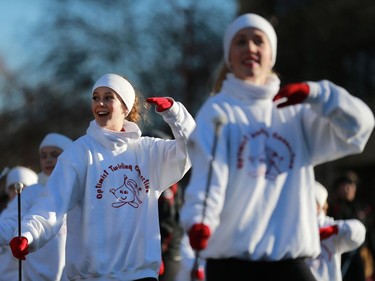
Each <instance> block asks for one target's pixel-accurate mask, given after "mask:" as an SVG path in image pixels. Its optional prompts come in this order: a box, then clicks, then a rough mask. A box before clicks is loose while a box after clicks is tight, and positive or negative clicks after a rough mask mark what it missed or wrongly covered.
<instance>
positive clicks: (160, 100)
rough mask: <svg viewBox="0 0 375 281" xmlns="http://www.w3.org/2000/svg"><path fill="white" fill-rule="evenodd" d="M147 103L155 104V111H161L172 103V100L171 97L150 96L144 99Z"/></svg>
mask: <svg viewBox="0 0 375 281" xmlns="http://www.w3.org/2000/svg"><path fill="white" fill-rule="evenodd" d="M146 101H147V102H148V103H151V104H155V105H156V111H157V112H163V111H165V110H167V109H169V108H171V106H172V105H173V100H172V99H171V98H165V97H152V98H148V99H146Z"/></svg>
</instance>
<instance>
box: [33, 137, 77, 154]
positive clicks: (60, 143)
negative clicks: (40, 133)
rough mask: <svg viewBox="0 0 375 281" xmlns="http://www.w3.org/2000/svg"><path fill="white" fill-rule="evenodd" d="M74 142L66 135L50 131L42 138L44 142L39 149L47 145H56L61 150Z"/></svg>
mask: <svg viewBox="0 0 375 281" xmlns="http://www.w3.org/2000/svg"><path fill="white" fill-rule="evenodd" d="M72 143H73V141H72V140H71V139H70V138H68V137H66V136H64V135H61V134H57V133H50V134H47V135H46V136H45V137H44V139H43V140H42V143H41V144H40V145H39V151H40V150H41V149H42V148H43V147H46V146H55V147H58V148H60V149H61V150H65V149H66V148H67V147H68V146H69V145H71V144H72Z"/></svg>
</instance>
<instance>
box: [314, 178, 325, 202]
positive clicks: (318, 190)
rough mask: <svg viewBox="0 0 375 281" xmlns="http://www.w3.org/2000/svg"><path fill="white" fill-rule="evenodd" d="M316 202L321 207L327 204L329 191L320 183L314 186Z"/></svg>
mask: <svg viewBox="0 0 375 281" xmlns="http://www.w3.org/2000/svg"><path fill="white" fill-rule="evenodd" d="M314 193H315V200H316V202H317V203H318V205H319V206H320V207H324V204H325V203H326V202H327V198H328V191H327V189H326V188H325V187H324V186H323V185H322V184H321V183H319V182H317V181H316V182H315V186H314Z"/></svg>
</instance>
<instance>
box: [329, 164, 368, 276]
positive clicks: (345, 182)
mask: <svg viewBox="0 0 375 281" xmlns="http://www.w3.org/2000/svg"><path fill="white" fill-rule="evenodd" d="M359 182H360V181H359V177H358V175H357V173H356V172H354V171H352V170H349V171H345V172H343V173H342V174H340V175H339V176H338V177H337V178H336V179H335V180H334V182H333V185H332V191H333V196H332V200H330V204H329V209H328V215H329V216H331V217H333V218H335V219H341V220H346V219H358V220H360V221H361V222H362V223H363V224H364V225H365V227H366V230H367V232H366V240H365V243H364V244H363V245H362V246H361V247H359V248H358V249H355V250H353V251H351V252H349V253H345V254H343V256H342V261H341V262H342V270H343V280H344V281H354V280H355V281H362V280H373V275H374V251H373V246H374V245H373V243H374V241H373V240H374V238H373V236H374V229H373V220H374V215H373V208H372V207H371V206H370V204H368V203H367V202H365V200H363V198H359V197H358V188H359Z"/></svg>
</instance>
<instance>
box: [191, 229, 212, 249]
mask: <svg viewBox="0 0 375 281" xmlns="http://www.w3.org/2000/svg"><path fill="white" fill-rule="evenodd" d="M210 235H211V230H210V228H209V227H208V226H207V225H205V224H203V223H196V224H194V225H193V226H192V227H191V228H190V230H189V241H190V245H191V247H192V248H193V249H194V250H196V251H200V250H203V249H205V248H206V247H207V241H208V238H210Z"/></svg>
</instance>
